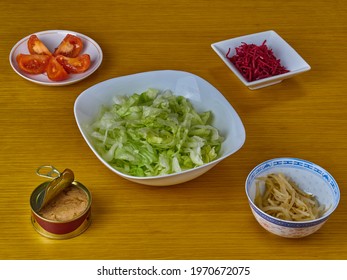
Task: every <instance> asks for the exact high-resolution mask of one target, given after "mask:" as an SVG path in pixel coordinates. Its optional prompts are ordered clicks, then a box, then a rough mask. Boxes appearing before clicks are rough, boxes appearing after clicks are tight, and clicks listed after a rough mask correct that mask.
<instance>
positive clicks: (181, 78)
mask: <svg viewBox="0 0 347 280" xmlns="http://www.w3.org/2000/svg"><path fill="white" fill-rule="evenodd" d="M148 88H155V89H158V90H162V91H163V90H171V91H172V92H173V94H176V95H181V96H183V97H185V98H187V99H189V101H190V102H191V103H192V105H193V106H194V108H195V109H196V110H197V111H212V114H213V122H212V125H213V126H214V127H216V128H217V129H218V130H219V132H220V133H221V135H222V136H223V137H224V141H223V143H222V147H221V151H220V155H219V157H218V158H217V159H215V160H214V161H212V162H210V163H207V164H204V165H202V166H199V167H196V168H193V169H190V170H185V171H182V172H179V173H174V174H168V175H161V176H151V177H136V176H130V175H128V174H125V173H122V172H120V171H119V170H117V169H115V168H114V167H112V166H111V165H110V163H109V162H107V161H105V160H104V159H103V158H102V157H101V155H100V154H99V153H98V151H97V149H96V148H95V146H94V144H93V139H92V138H91V137H90V136H89V133H88V127H87V126H88V124H91V123H92V122H94V121H95V119H96V117H97V115H98V113H99V111H100V108H101V106H102V105H105V106H111V105H112V104H113V101H112V100H113V98H114V97H116V96H124V95H132V94H134V93H135V92H137V93H141V92H143V91H146V90H147V89H148ZM74 114H75V119H76V122H77V125H78V127H79V129H80V131H81V133H82V136H83V138H84V139H85V141H86V142H87V144H88V145H89V147H90V148H91V150H92V151H93V152H94V154H95V155H96V156H97V158H98V159H99V160H100V161H101V162H102V163H103V164H104V165H105V166H106V167H108V168H109V169H110V170H112V171H113V172H114V173H116V174H118V175H119V176H121V177H123V178H125V179H128V180H130V181H133V182H136V183H139V184H144V185H152V186H167V185H175V184H179V183H183V182H186V181H189V180H192V179H194V178H196V177H198V176H200V175H202V174H203V173H205V172H207V171H208V170H210V169H211V168H212V167H214V166H215V165H216V164H217V163H219V162H221V161H222V160H223V159H225V158H227V157H228V156H230V155H232V154H233V153H235V152H236V151H237V150H239V149H240V148H241V147H242V146H243V144H244V142H245V137H246V134H245V129H244V126H243V123H242V121H241V119H240V117H239V116H238V114H237V113H236V111H235V110H234V108H233V107H232V106H231V105H230V103H229V102H228V101H227V100H226V99H225V97H224V96H223V95H222V94H221V93H220V92H219V91H218V90H217V89H216V88H215V87H213V86H212V85H211V84H210V83H208V82H207V81H206V80H204V79H202V78H200V77H198V76H196V75H194V74H191V73H188V72H183V71H173V70H161V71H151V72H144V73H138V74H133V75H128V76H123V77H118V78H114V79H110V80H106V81H104V82H101V83H99V84H96V85H94V86H92V87H90V88H89V89H87V90H85V91H84V92H82V93H81V94H80V95H79V96H78V98H77V99H76V101H75V106H74Z"/></svg>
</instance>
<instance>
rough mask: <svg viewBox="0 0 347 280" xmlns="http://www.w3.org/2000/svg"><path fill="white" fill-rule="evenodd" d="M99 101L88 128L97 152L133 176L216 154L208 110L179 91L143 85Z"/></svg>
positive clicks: (217, 142) (191, 164)
mask: <svg viewBox="0 0 347 280" xmlns="http://www.w3.org/2000/svg"><path fill="white" fill-rule="evenodd" d="M113 101H114V104H113V105H112V106H111V107H105V106H103V107H102V108H101V110H100V112H99V115H98V117H97V119H96V120H95V122H93V123H92V124H90V125H89V127H88V130H89V134H90V136H91V138H92V139H93V144H94V147H95V148H96V150H97V151H98V153H99V154H100V155H101V156H102V158H103V159H104V160H105V161H107V162H108V163H109V164H110V165H111V166H112V167H113V168H115V169H117V170H119V171H121V172H123V173H126V174H128V175H132V176H141V177H147V176H158V175H164V174H172V173H176V172H180V171H183V170H188V169H191V168H195V167H198V166H201V165H203V164H206V163H208V162H211V161H213V160H215V159H216V158H218V156H219V152H220V149H221V145H222V142H223V137H222V136H221V135H220V133H219V132H218V130H217V129H216V128H215V127H213V126H212V125H211V122H212V117H213V116H212V112H210V111H206V112H203V113H198V112H197V111H196V110H195V109H194V108H193V106H192V104H191V103H190V102H189V100H188V99H186V98H185V97H183V96H177V95H174V94H173V93H172V92H171V91H163V92H161V91H159V90H157V89H148V90H147V91H145V92H142V93H141V94H138V93H134V94H132V95H131V96H126V95H124V96H120V97H119V96H118V97H116V98H114V100H113Z"/></svg>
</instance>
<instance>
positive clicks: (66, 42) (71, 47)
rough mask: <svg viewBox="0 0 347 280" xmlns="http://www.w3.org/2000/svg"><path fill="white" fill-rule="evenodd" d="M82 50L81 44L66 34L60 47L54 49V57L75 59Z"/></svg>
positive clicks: (80, 41)
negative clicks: (62, 56)
mask: <svg viewBox="0 0 347 280" xmlns="http://www.w3.org/2000/svg"><path fill="white" fill-rule="evenodd" d="M82 49H83V42H82V40H81V39H80V38H78V37H77V36H75V35H72V34H67V35H66V36H65V38H64V39H63V41H61V43H60V45H59V46H58V47H57V48H56V49H55V51H54V56H57V55H60V54H61V55H64V56H67V57H77V56H78V55H79V54H80V52H81V51H82Z"/></svg>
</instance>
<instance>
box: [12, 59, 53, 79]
mask: <svg viewBox="0 0 347 280" xmlns="http://www.w3.org/2000/svg"><path fill="white" fill-rule="evenodd" d="M50 58H51V56H49V55H45V54H19V55H17V57H16V60H17V63H18V66H19V68H20V69H21V70H23V71H24V72H26V73H28V74H43V73H44V72H45V71H46V69H47V66H48V64H49V60H50Z"/></svg>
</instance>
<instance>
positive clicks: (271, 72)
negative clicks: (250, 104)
mask: <svg viewBox="0 0 347 280" xmlns="http://www.w3.org/2000/svg"><path fill="white" fill-rule="evenodd" d="M235 50H236V54H235V55H234V56H232V57H229V54H230V51H231V50H230V48H229V50H228V53H227V54H226V57H227V58H228V59H229V60H230V61H231V62H232V63H233V64H234V65H235V67H236V68H237V69H238V70H239V71H240V73H241V74H242V76H243V77H244V78H245V79H246V80H247V81H248V82H252V81H256V80H260V79H264V78H267V77H272V76H276V75H279V74H284V73H287V72H289V70H287V69H286V68H285V67H284V66H282V65H281V61H280V59H277V58H276V57H275V55H274V54H273V51H272V49H269V48H268V47H267V45H266V40H265V41H264V42H263V43H262V44H261V45H260V46H257V45H255V44H246V43H242V44H241V45H240V46H239V47H236V48H235Z"/></svg>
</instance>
